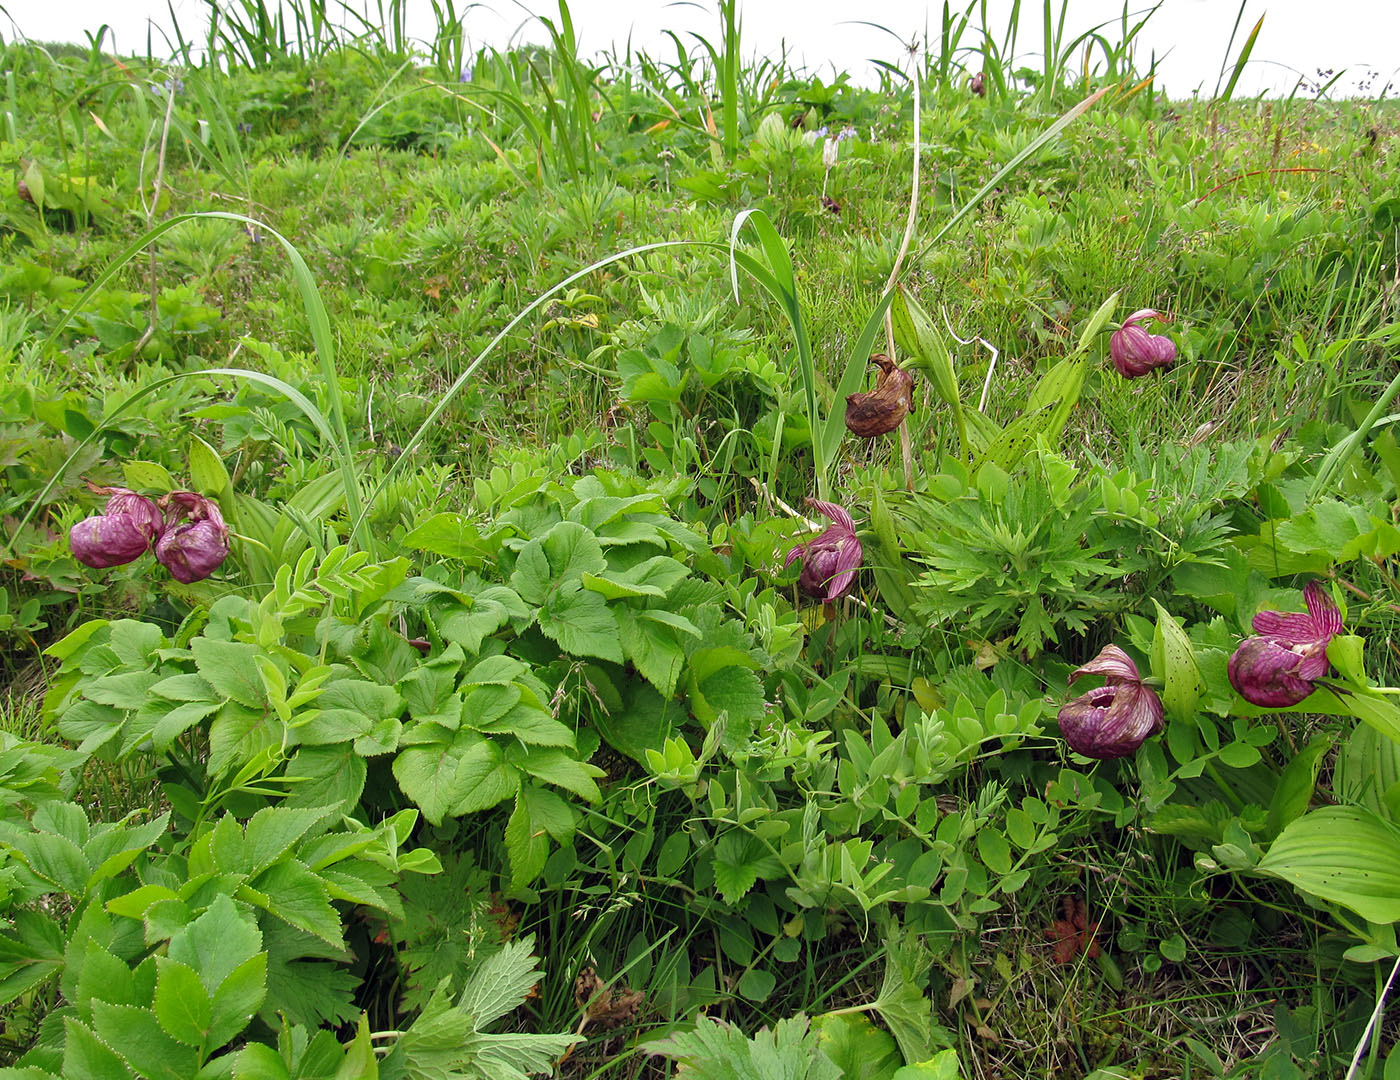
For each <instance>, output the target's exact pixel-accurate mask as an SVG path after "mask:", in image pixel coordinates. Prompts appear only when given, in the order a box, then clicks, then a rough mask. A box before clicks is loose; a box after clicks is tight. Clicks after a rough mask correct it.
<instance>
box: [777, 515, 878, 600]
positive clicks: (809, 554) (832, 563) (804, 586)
mask: <svg viewBox="0 0 1400 1080" xmlns="http://www.w3.org/2000/svg"><path fill="white" fill-rule="evenodd" d="M807 505H808V506H811V507H812V508H813V509H814V510H816V511H818V512H819V513H821V514H823V515H824V516H826V517H827V518H829V519H830V520H831V526H830V527H829V528H827V529H826V530H825V531H824V532H821V533H818V534H817V535H816V536H814V537H812V539H810V540H808V541H807V542H806V543H805V544H798V545H797V546H796V547H794V548H793V549H792V550H791V551H789V552H788V553H787V558H785V559H784V560H783V565H784V566H791V565H792V561H793V560H794V559H798V558H800V559H801V560H802V576H801V577H799V578H798V579H797V587H798V588H799V589H801V590H802V591H803V592H804V593H806V594H807V595H808V596H811V597H814V598H816V599H818V600H822V601H824V602H827V603H830V602H831V601H832V600H835V599H837V598H838V597H841V596H844V595H845V594H846V593H847V592H849V591H850V588H851V586H852V584H854V583H855V580H856V569H857V568H858V567H859V566H860V560H861V550H860V541H859V540H858V539H857V538H856V526H855V522H853V521H852V520H851V515H850V514H848V513H846V511H845V509H844V508H843V507H840V506H837V505H836V504H835V503H829V502H822V501H821V500H820V499H808V500H807Z"/></svg>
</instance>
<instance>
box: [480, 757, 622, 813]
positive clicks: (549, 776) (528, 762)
mask: <svg viewBox="0 0 1400 1080" xmlns="http://www.w3.org/2000/svg"><path fill="white" fill-rule="evenodd" d="M508 760H509V761H510V762H511V763H512V764H515V765H518V766H519V767H520V768H521V769H523V770H525V771H526V772H527V773H529V774H530V775H531V776H534V777H537V778H538V779H540V780H543V781H544V782H545V783H547V784H554V785H555V786H556V787H561V788H564V789H565V790H566V791H572V792H573V793H574V794H575V795H577V796H578V797H579V798H581V799H587V800H588V801H589V802H597V801H598V800H599V799H601V798H602V794H601V793H600V792H599V791H598V784H597V782H596V780H595V777H599V776H603V775H605V774H604V772H603V770H602V769H599V768H596V767H595V766H593V765H589V764H587V763H585V762H582V761H579V760H577V759H576V758H573V757H570V756H569V755H568V754H566V753H564V752H563V751H562V750H556V749H554V748H553V747H544V746H532V747H530V748H529V749H528V750H521V749H520V748H518V747H511V750H510V754H509V758H508ZM501 797H502V798H504V797H505V796H504V795H503V796H501ZM495 801H496V802H499V801H500V800H499V799H497V800H495ZM489 805H495V803H494V802H493V803H491V804H489Z"/></svg>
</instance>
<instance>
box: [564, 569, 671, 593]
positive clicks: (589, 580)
mask: <svg viewBox="0 0 1400 1080" xmlns="http://www.w3.org/2000/svg"><path fill="white" fill-rule="evenodd" d="M580 580H581V581H582V582H583V587H584V588H585V589H587V590H588V591H589V592H595V593H597V594H598V595H599V596H601V597H603V599H605V600H627V599H636V598H639V597H643V596H665V595H666V592H665V590H663V589H660V588H658V587H657V586H655V585H635V584H632V583H631V582H627V581H619V580H617V578H615V577H612V576H609V575H599V574H588V573H585V574H584V575H583V576H582V577H581V578H580Z"/></svg>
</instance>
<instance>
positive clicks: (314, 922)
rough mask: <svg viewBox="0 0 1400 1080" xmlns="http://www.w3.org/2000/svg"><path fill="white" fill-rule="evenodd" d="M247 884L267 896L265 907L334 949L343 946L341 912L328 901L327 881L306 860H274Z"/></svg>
mask: <svg viewBox="0 0 1400 1080" xmlns="http://www.w3.org/2000/svg"><path fill="white" fill-rule="evenodd" d="M249 884H250V885H251V886H252V888H253V889H255V890H256V891H257V892H258V893H260V894H262V895H263V896H266V897H267V904H266V910H267V911H269V912H271V913H272V914H273V915H276V916H277V917H278V918H279V919H282V920H283V921H284V922H287V923H290V924H291V925H292V926H295V927H296V928H297V929H298V930H304V931H306V932H307V933H308V934H314V935H315V936H316V937H318V938H320V939H321V940H322V941H324V942H326V943H327V944H329V945H331V946H333V947H335V948H337V949H339V948H343V947H344V945H345V939H344V937H343V936H342V934H341V922H340V913H339V912H337V911H336V910H335V908H333V907H332V906H331V904H330V898H329V893H328V891H327V889H326V883H325V882H324V881H322V880H321V878H320V877H319V876H318V875H316V874H314V873H312V871H311V869H310V868H309V867H307V866H306V865H305V864H303V863H301V862H298V861H297V860H295V859H288V860H286V861H284V862H279V863H275V864H274V865H273V866H271V867H269V868H268V869H267V870H266V871H265V872H264V873H262V874H260V875H259V876H258V877H257V878H255V879H253V881H251V882H250V883H249ZM259 906H262V905H259Z"/></svg>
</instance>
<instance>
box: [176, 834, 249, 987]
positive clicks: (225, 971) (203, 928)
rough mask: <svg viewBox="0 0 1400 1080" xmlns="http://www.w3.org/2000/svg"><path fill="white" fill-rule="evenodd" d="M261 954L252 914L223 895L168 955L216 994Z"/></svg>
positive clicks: (206, 910)
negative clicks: (235, 974)
mask: <svg viewBox="0 0 1400 1080" xmlns="http://www.w3.org/2000/svg"><path fill="white" fill-rule="evenodd" d="M263 812H265V811H263ZM249 828H250V829H251V828H252V823H251V822H250V823H249ZM261 951H262V933H261V932H260V931H259V930H258V928H257V924H256V923H255V922H254V921H253V919H252V917H251V915H244V914H243V913H242V912H240V911H239V910H238V907H237V905H236V904H234V902H233V900H232V899H230V898H229V896H228V894H226V893H220V894H219V895H218V896H216V897H215V898H214V902H213V903H212V904H210V905H209V907H208V908H206V909H205V910H204V912H203V914H201V915H200V916H199V917H198V918H197V919H195V920H194V922H192V923H190V924H189V926H187V927H186V928H185V929H184V930H183V931H182V932H181V933H179V934H177V935H176V936H175V937H174V938H172V939H171V941H170V946H169V948H168V949H167V951H166V955H167V956H169V957H170V959H172V960H179V961H180V962H181V963H183V964H186V965H188V966H189V967H190V968H191V969H193V970H194V971H196V972H198V973H199V979H200V982H202V983H203V984H204V988H205V990H207V991H208V992H209V993H210V994H215V993H217V991H218V989H219V986H220V984H221V983H222V982H223V981H224V979H226V978H227V977H228V975H229V973H230V972H231V971H233V970H234V969H235V968H236V967H238V966H239V965H240V964H243V963H246V962H247V961H248V960H250V959H252V958H253V957H254V956H256V955H258V954H259V953H260V952H261Z"/></svg>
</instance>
